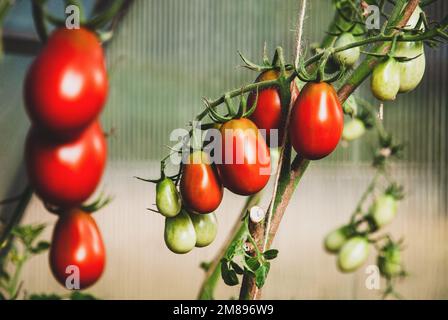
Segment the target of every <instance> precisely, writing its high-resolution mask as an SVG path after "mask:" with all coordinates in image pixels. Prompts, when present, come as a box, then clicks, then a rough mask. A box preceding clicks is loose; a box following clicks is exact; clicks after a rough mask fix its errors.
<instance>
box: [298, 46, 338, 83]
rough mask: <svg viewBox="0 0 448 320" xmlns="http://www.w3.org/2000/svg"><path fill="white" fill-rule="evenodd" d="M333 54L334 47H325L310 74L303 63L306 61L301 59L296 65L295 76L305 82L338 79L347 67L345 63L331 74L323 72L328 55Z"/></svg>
mask: <svg viewBox="0 0 448 320" xmlns="http://www.w3.org/2000/svg"><path fill="white" fill-rule="evenodd" d="M333 54H334V48H328V49H325V51H324V52H323V55H322V57H321V58H320V60H319V62H318V66H317V68H315V69H314V71H313V72H312V73H311V74H310V73H309V72H308V70H307V69H306V64H305V62H306V61H304V60H302V61H301V62H300V63H299V66H298V70H297V77H298V78H299V79H300V80H301V81H303V82H307V83H309V82H316V83H320V82H327V83H332V82H335V81H338V80H340V79H341V78H342V77H343V76H344V74H345V72H346V71H347V67H346V66H345V65H342V66H341V68H340V70H338V71H336V72H335V73H333V74H329V75H326V72H325V67H326V65H327V63H328V61H329V59H330V57H331V56H332V55H333Z"/></svg>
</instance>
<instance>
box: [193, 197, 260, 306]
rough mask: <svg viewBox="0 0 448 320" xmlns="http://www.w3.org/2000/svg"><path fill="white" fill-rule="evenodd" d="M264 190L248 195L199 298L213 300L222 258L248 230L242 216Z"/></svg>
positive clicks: (214, 260) (214, 261)
mask: <svg viewBox="0 0 448 320" xmlns="http://www.w3.org/2000/svg"><path fill="white" fill-rule="evenodd" d="M261 196H262V192H258V193H256V194H254V195H251V196H249V197H247V199H246V203H245V204H244V206H243V208H242V210H241V214H240V215H239V216H238V219H237V221H236V222H235V225H234V226H233V229H232V232H231V234H232V236H231V237H230V238H229V239H228V240H227V241H226V242H225V243H224V245H223V246H222V248H221V250H220V251H219V252H218V254H217V255H216V257H215V258H214V259H213V262H212V264H211V265H210V266H209V269H208V271H207V273H206V274H205V279H204V282H203V283H202V286H201V289H200V291H199V294H198V299H199V300H211V299H213V295H214V291H215V288H216V285H217V284H218V280H219V279H220V276H221V259H222V258H223V257H224V254H225V253H226V251H227V248H228V247H229V245H230V244H231V243H233V242H234V241H236V240H237V239H239V238H240V237H241V236H242V234H241V233H242V232H244V231H245V230H246V228H245V225H244V224H243V223H244V222H243V221H242V220H241V218H242V217H243V216H244V215H245V214H246V212H247V210H249V209H250V208H252V207H253V206H255V205H257V204H258V203H259V202H260V200H261Z"/></svg>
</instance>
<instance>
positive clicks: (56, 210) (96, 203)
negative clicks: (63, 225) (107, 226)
mask: <svg viewBox="0 0 448 320" xmlns="http://www.w3.org/2000/svg"><path fill="white" fill-rule="evenodd" d="M113 199H114V197H113V196H105V195H104V194H103V193H101V194H100V195H99V196H98V198H97V199H95V200H93V201H92V202H90V203H86V204H83V205H81V206H79V207H78V209H79V210H82V211H84V212H86V213H89V214H92V213H95V212H97V211H99V210H101V209H103V208H104V207H106V206H107V205H108V204H109V203H111V202H112V201H113ZM43 204H44V206H45V209H46V210H47V211H48V212H50V213H52V214H55V215H57V216H60V215H61V214H63V213H64V212H66V211H67V210H68V208H63V207H58V206H55V205H53V204H51V203H49V202H44V203H43ZM72 209H73V208H72Z"/></svg>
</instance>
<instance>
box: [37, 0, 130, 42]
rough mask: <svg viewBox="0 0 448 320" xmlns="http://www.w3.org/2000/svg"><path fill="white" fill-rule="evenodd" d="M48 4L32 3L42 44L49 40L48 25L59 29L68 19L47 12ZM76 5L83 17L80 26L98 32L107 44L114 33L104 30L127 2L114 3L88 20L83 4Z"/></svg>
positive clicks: (120, 0)
mask: <svg viewBox="0 0 448 320" xmlns="http://www.w3.org/2000/svg"><path fill="white" fill-rule="evenodd" d="M46 2H47V1H32V10H33V17H34V24H35V25H36V30H37V31H38V35H39V38H40V39H41V41H42V42H46V40H47V39H48V30H47V24H51V25H53V26H54V27H57V28H61V27H65V26H66V19H65V18H60V17H57V16H55V15H53V14H52V13H51V12H49V10H47V3H46ZM76 5H77V7H78V8H79V13H80V17H81V19H80V20H81V21H80V23H79V24H80V26H81V27H83V28H87V29H90V30H92V31H94V32H96V33H97V35H98V37H99V39H100V40H101V42H106V41H108V40H110V39H111V37H112V32H111V31H108V30H102V29H103V28H104V27H106V26H107V25H108V24H110V22H111V21H112V20H113V19H115V17H116V16H117V15H118V13H119V12H120V10H122V9H123V7H124V5H125V1H124V0H117V1H114V2H113V3H112V4H111V5H110V6H107V7H106V8H105V9H104V10H103V11H101V12H98V13H97V14H95V15H94V16H92V17H90V18H89V19H88V20H86V19H85V17H84V14H83V13H84V7H83V4H82V2H78V3H77V4H76Z"/></svg>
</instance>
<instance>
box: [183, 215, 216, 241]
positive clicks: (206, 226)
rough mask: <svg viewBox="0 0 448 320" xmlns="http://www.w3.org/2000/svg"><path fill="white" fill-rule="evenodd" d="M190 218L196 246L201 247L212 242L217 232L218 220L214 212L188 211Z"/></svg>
mask: <svg viewBox="0 0 448 320" xmlns="http://www.w3.org/2000/svg"><path fill="white" fill-rule="evenodd" d="M190 218H191V221H192V222H193V226H194V230H195V232H196V247H199V248H202V247H206V246H208V245H209V244H210V243H212V242H213V240H215V238H216V234H217V233H218V220H217V219H216V215H215V213H214V212H212V213H208V214H195V213H190Z"/></svg>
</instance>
